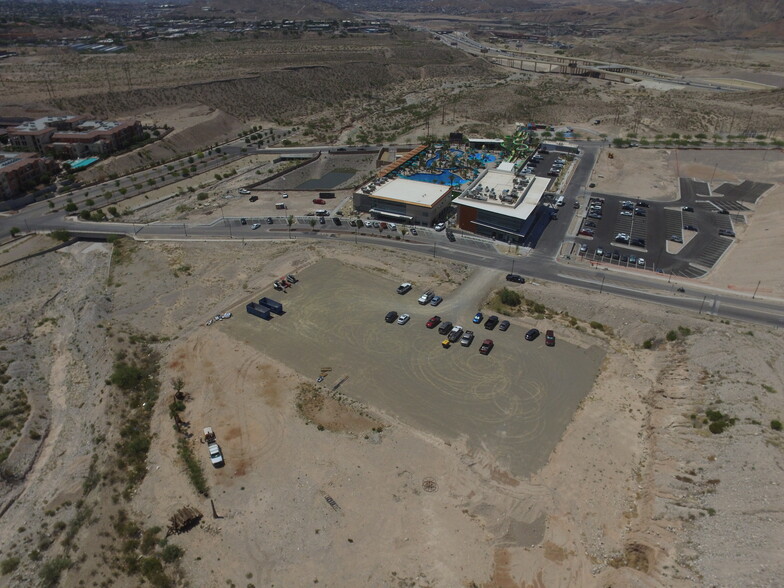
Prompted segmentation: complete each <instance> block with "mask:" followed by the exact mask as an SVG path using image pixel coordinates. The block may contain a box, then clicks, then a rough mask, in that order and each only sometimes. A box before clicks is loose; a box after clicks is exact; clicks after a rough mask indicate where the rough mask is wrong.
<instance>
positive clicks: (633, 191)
mask: <svg viewBox="0 0 784 588" xmlns="http://www.w3.org/2000/svg"><path fill="white" fill-rule="evenodd" d="M608 153H612V154H613V158H612V159H610V158H609V157H608V156H607V155H608ZM679 177H684V178H693V179H696V180H701V181H705V182H708V183H709V184H710V186H711V189H712V190H715V189H716V188H718V187H719V186H720V185H721V184H723V183H725V182H729V183H731V184H739V183H741V182H743V181H745V180H750V181H755V182H765V183H771V184H774V186H773V187H772V188H771V189H770V190H768V191H767V192H765V193H764V194H763V196H762V198H760V199H759V200H758V201H757V203H756V204H748V203H747V204H746V206H747V207H748V208H750V209H751V211H750V212H746V213H744V216H745V218H746V223H745V224H744V223H737V224H736V225H735V226H736V229H737V230H736V233H737V234H738V239H737V240H736V242H735V243H734V244H733V246H732V249H731V252H730V254H729V255H727V256H725V257H723V258H722V259H721V261H720V262H719V264H718V265H717V266H716V267H715V268H714V269H713V271H711V272H710V273H709V274H708V276H707V277H706V278H704V279H703V280H701V281H703V282H706V283H708V284H712V285H715V286H718V287H721V288H729V289H732V290H738V291H746V292H752V291H753V290H754V288H755V286H757V282H758V281H760V280H762V283H761V284H760V290H759V291H758V293H759V294H760V295H770V296H775V297H782V296H784V273H783V272H782V271H781V269H780V266H781V264H780V260H779V252H780V251H781V250H782V248H784V235H782V233H781V231H779V230H777V227H779V226H781V222H782V215H784V206H782V202H781V197H782V194H784V154H782V152H781V151H778V150H764V151H759V150H724V149H699V150H665V149H614V148H612V147H606V148H604V149H603V150H602V152H601V154H600V155H599V157H598V159H597V162H596V166H595V167H594V170H593V174H592V176H591V181H592V182H594V183H595V184H596V188H595V189H596V190H597V191H602V192H608V193H611V194H627V195H629V196H631V197H638V198H645V199H649V200H659V201H675V200H677V199H678V198H679V197H680V195H679V193H678V190H679V188H678V178H679ZM717 196H718V194H717Z"/></svg>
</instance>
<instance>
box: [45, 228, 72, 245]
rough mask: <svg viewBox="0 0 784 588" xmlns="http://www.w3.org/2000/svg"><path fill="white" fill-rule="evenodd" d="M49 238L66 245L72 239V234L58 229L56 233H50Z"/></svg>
mask: <svg viewBox="0 0 784 588" xmlns="http://www.w3.org/2000/svg"><path fill="white" fill-rule="evenodd" d="M49 236H50V237H51V238H52V239H57V240H58V241H62V242H63V243H64V242H66V241H68V239H70V238H71V233H69V232H68V231H65V230H63V229H57V230H56V231H52V232H51V233H49Z"/></svg>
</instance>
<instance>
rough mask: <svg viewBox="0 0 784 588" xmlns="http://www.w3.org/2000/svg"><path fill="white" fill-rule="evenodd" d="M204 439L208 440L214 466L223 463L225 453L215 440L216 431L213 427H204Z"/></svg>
mask: <svg viewBox="0 0 784 588" xmlns="http://www.w3.org/2000/svg"><path fill="white" fill-rule="evenodd" d="M204 440H205V441H206V442H207V451H209V452H210V461H211V462H212V465H213V466H214V467H216V468H217V467H220V466H222V465H223V454H222V453H221V450H220V446H219V445H218V442H217V441H216V440H215V431H213V430H212V427H205V428H204Z"/></svg>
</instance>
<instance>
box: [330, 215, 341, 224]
mask: <svg viewBox="0 0 784 588" xmlns="http://www.w3.org/2000/svg"><path fill="white" fill-rule="evenodd" d="M332 222H333V223H335V224H336V225H337V226H340V225H342V224H343V221H341V220H340V219H339V218H338V217H336V216H333V217H332Z"/></svg>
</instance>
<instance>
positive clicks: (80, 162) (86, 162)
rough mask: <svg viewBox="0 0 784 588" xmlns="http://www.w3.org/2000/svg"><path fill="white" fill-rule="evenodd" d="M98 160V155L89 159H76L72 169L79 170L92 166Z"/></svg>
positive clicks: (72, 163)
mask: <svg viewBox="0 0 784 588" xmlns="http://www.w3.org/2000/svg"><path fill="white" fill-rule="evenodd" d="M96 161H98V158H97V157H88V158H87V159H76V160H74V161H72V162H71V169H72V170H77V169H82V168H83V167H87V166H90V165H92V164H94V163H95V162H96Z"/></svg>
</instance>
